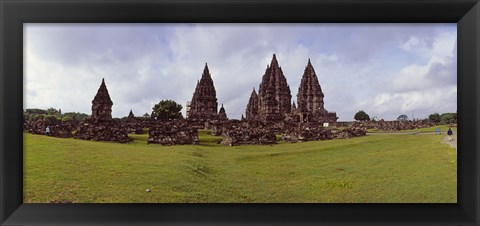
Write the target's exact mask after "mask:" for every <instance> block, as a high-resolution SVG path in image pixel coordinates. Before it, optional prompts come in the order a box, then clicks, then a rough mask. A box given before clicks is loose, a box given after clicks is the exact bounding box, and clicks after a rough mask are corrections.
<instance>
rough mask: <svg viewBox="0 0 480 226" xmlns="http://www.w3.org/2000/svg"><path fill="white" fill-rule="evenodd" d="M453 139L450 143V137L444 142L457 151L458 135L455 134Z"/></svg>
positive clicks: (444, 139) (445, 138)
mask: <svg viewBox="0 0 480 226" xmlns="http://www.w3.org/2000/svg"><path fill="white" fill-rule="evenodd" d="M452 137H453V138H452V141H451V142H449V141H448V136H446V137H444V138H443V142H444V143H447V144H449V145H450V146H452V147H453V148H455V150H457V134H456V133H455V134H453V135H452Z"/></svg>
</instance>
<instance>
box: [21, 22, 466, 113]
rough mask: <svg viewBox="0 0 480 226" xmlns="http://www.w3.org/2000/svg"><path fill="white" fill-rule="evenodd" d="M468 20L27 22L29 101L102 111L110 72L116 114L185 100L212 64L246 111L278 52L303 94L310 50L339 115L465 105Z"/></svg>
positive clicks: (233, 103) (222, 88)
mask: <svg viewBox="0 0 480 226" xmlns="http://www.w3.org/2000/svg"><path fill="white" fill-rule="evenodd" d="M456 42H457V28H456V24H25V25H24V53H25V54H24V108H42V109H46V108H50V107H53V108H57V109H58V108H61V109H62V112H72V111H74V112H82V113H87V114H91V101H92V100H93V97H94V96H95V94H96V92H97V90H98V87H99V86H100V83H101V80H102V78H105V82H106V85H107V88H108V90H109V93H110V97H111V98H112V101H113V109H112V114H113V116H114V117H124V116H127V115H128V112H129V111H130V109H132V110H133V113H134V114H135V115H137V116H140V115H143V114H145V113H146V112H148V113H151V111H152V107H153V106H154V105H155V104H156V103H158V102H159V101H160V100H162V99H173V100H175V101H177V102H178V103H180V104H182V105H183V106H184V111H183V115H185V104H186V102H187V101H190V100H191V98H192V94H193V91H194V89H195V85H196V84H197V80H198V79H200V77H201V74H202V72H203V68H204V66H205V63H208V67H209V69H210V73H211V75H212V78H213V81H214V84H215V89H216V91H217V99H218V103H219V106H220V105H221V104H222V103H223V104H224V107H225V109H226V112H227V115H228V117H229V118H240V116H241V115H242V114H244V113H245V108H246V105H247V103H248V99H249V97H250V93H251V91H252V89H253V88H254V87H255V89H256V90H257V91H258V86H259V84H260V81H261V78H262V75H263V74H264V73H265V69H266V67H267V64H269V63H270V61H271V58H272V55H273V54H274V53H275V54H276V56H277V59H278V62H279V64H280V66H281V67H282V69H283V72H284V74H285V76H286V78H287V81H288V83H289V85H290V89H291V92H292V101H296V95H297V91H298V85H299V83H300V79H301V76H302V74H303V71H304V69H305V66H306V65H307V62H308V59H309V58H310V59H311V62H312V64H313V66H314V68H315V71H316V74H317V76H318V79H319V82H320V85H321V87H322V89H323V92H324V94H325V99H324V101H325V108H326V109H327V110H328V111H334V112H337V116H339V121H350V120H353V116H354V114H355V113H356V112H358V111H359V110H364V111H366V112H367V113H368V114H369V115H370V117H377V118H378V119H381V118H383V119H385V120H394V119H396V118H397V117H398V116H399V115H401V114H406V115H408V117H409V118H412V116H413V117H414V118H426V117H428V115H429V114H431V113H434V112H438V113H444V112H456V110H457V48H456V45H457V44H456Z"/></svg>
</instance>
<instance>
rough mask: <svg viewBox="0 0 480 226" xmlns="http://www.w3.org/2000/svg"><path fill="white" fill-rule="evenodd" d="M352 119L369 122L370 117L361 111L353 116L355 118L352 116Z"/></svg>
mask: <svg viewBox="0 0 480 226" xmlns="http://www.w3.org/2000/svg"><path fill="white" fill-rule="evenodd" d="M353 118H354V119H355V120H357V121H369V120H370V116H368V114H367V113H366V112H364V111H363V110H361V111H359V112H357V113H356V114H355V116H353Z"/></svg>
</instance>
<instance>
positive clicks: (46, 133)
mask: <svg viewBox="0 0 480 226" xmlns="http://www.w3.org/2000/svg"><path fill="white" fill-rule="evenodd" d="M45 135H47V136H50V126H47V128H45Z"/></svg>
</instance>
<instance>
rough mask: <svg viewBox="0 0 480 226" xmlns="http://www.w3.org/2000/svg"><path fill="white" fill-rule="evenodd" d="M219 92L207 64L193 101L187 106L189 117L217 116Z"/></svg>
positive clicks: (210, 118)
mask: <svg viewBox="0 0 480 226" xmlns="http://www.w3.org/2000/svg"><path fill="white" fill-rule="evenodd" d="M217 107H218V103H217V93H216V91H215V86H214V85H213V80H212V77H211V75H210V72H209V70H208V66H207V64H205V68H204V69H203V74H202V78H201V79H200V81H197V87H196V88H195V92H194V93H193V97H192V101H191V102H190V103H189V104H188V106H187V118H188V119H194V120H212V119H216V118H217Z"/></svg>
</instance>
